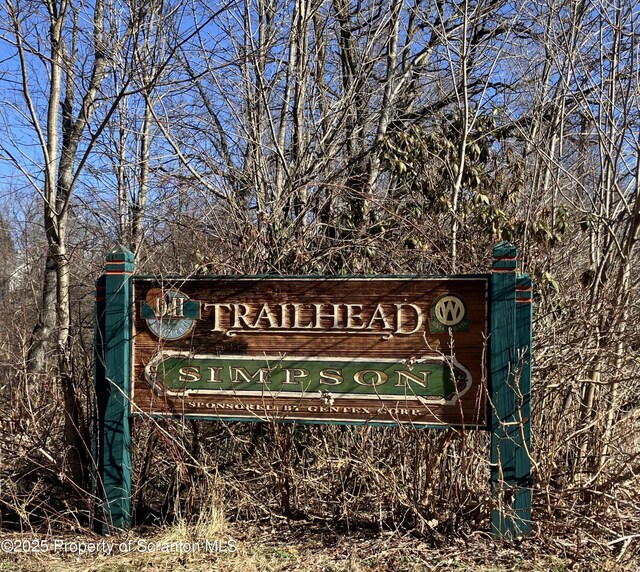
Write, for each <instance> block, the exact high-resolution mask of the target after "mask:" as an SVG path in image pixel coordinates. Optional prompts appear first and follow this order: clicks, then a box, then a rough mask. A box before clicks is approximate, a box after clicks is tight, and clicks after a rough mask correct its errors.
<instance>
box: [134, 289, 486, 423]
mask: <svg viewBox="0 0 640 572" xmlns="http://www.w3.org/2000/svg"><path fill="white" fill-rule="evenodd" d="M133 286H134V305H135V308H136V320H135V324H134V332H135V334H134V341H133V347H134V352H133V400H132V413H134V414H135V413H141V414H153V415H180V416H188V417H193V418H198V417H206V418H212V419H216V418H219V419H235V420H254V421H255V420H262V421H269V420H278V421H308V422H324V423H330V422H342V423H376V424H396V423H411V424H415V425H468V426H486V423H487V419H486V415H485V409H486V408H485V406H484V404H485V393H486V388H484V387H483V385H482V379H483V355H485V353H486V351H485V350H486V348H485V344H486V342H485V340H486V335H487V293H488V292H487V289H488V278H487V277H468V278H459V279H456V278H452V279H429V278H406V279H402V278H398V279H395V278H371V279H366V278H347V279H345V278H322V279H316V278H313V279H304V278H233V277H231V278H224V277H221V278H212V279H201V280H184V281H180V282H167V281H164V282H160V281H157V280H156V279H144V278H134V280H133Z"/></svg>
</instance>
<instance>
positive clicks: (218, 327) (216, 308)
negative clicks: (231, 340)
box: [204, 303, 231, 332]
mask: <svg viewBox="0 0 640 572" xmlns="http://www.w3.org/2000/svg"><path fill="white" fill-rule="evenodd" d="M209 308H213V331H214V332H224V329H223V328H222V324H221V323H220V319H221V317H222V308H226V309H227V310H229V311H231V304H211V303H206V304H205V305H204V309H205V310H208V309H209Z"/></svg>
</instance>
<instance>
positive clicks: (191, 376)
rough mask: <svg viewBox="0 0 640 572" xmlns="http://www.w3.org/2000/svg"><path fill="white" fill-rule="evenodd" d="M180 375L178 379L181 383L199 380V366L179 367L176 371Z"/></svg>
mask: <svg viewBox="0 0 640 572" xmlns="http://www.w3.org/2000/svg"><path fill="white" fill-rule="evenodd" d="M178 373H179V375H180V377H179V378H178V381H180V382H181V383H193V382H194V381H200V379H201V377H202V376H201V375H200V368H199V367H194V366H185V367H181V368H180V370H179V371H178Z"/></svg>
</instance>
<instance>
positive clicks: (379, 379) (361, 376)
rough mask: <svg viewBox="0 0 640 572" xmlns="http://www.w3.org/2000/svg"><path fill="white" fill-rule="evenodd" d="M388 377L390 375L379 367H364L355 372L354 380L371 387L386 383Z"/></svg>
mask: <svg viewBox="0 0 640 572" xmlns="http://www.w3.org/2000/svg"><path fill="white" fill-rule="evenodd" d="M388 379H389V376H388V375H387V374H386V373H385V372H384V371H379V370H377V369H362V370H360V371H357V372H356V373H354V374H353V381H355V382H356V383H359V384H360V385H367V386H369V387H376V386H378V385H384V384H385V383H386V382H387V380H388Z"/></svg>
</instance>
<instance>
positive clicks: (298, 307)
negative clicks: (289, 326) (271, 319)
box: [291, 303, 313, 329]
mask: <svg viewBox="0 0 640 572" xmlns="http://www.w3.org/2000/svg"><path fill="white" fill-rule="evenodd" d="M291 305H292V306H293V327H294V328H299V329H306V328H311V325H312V324H313V322H309V323H308V324H305V325H302V324H300V319H301V318H302V309H303V307H304V306H305V304H295V303H294V304H291Z"/></svg>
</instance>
